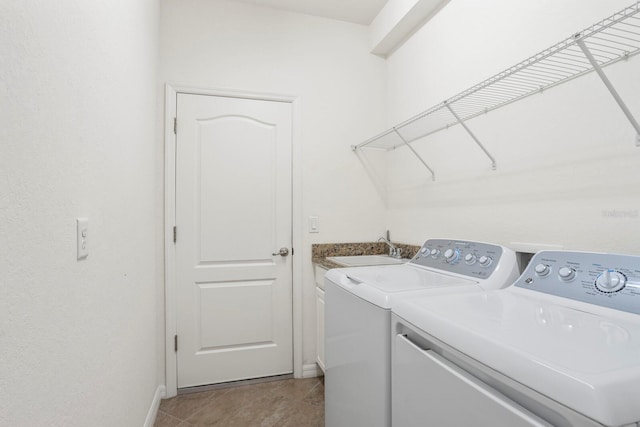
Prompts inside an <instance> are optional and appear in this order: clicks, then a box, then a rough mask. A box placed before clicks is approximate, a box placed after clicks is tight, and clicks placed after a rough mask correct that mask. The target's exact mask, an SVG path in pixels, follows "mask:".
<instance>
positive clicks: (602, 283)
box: [596, 270, 627, 293]
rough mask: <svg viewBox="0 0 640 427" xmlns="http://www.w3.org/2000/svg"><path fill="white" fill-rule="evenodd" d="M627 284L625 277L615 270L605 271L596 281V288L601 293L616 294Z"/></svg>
mask: <svg viewBox="0 0 640 427" xmlns="http://www.w3.org/2000/svg"><path fill="white" fill-rule="evenodd" d="M626 284H627V277H626V276H625V275H624V274H622V273H620V272H619V271H615V270H605V271H604V272H602V273H601V274H600V275H599V276H598V278H597V279H596V288H598V290H600V291H602V292H607V293H611V292H618V291H619V290H621V289H622V288H624V285H626Z"/></svg>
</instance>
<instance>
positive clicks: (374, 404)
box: [325, 239, 518, 427]
mask: <svg viewBox="0 0 640 427" xmlns="http://www.w3.org/2000/svg"><path fill="white" fill-rule="evenodd" d="M517 274H518V269H517V263H516V259H515V254H514V253H513V251H511V250H510V249H507V248H504V247H502V246H498V245H493V244H488V243H479V242H469V241H460V240H448V239H430V240H427V241H426V242H425V243H424V245H423V246H422V248H421V249H420V251H419V252H418V254H417V255H416V256H415V257H414V258H413V259H412V260H411V261H410V262H408V263H405V264H402V265H388V266H375V267H353V268H341V269H334V270H329V272H327V274H326V276H325V310H326V312H325V424H326V426H327V427H378V426H380V427H388V426H390V425H391V396H390V393H391V308H392V307H393V305H394V304H396V303H397V302H398V301H401V300H403V299H407V298H415V297H417V296H419V295H426V294H428V295H437V294H443V293H462V292H474V291H475V292H480V291H482V290H483V289H490V288H500V287H502V286H505V285H508V284H510V283H512V282H513V280H515V278H516V277H517Z"/></svg>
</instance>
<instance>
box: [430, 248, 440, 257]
mask: <svg viewBox="0 0 640 427" xmlns="http://www.w3.org/2000/svg"><path fill="white" fill-rule="evenodd" d="M429 253H430V254H431V258H437V257H438V255H439V254H440V251H439V250H438V249H435V248H434V249H431V252H429Z"/></svg>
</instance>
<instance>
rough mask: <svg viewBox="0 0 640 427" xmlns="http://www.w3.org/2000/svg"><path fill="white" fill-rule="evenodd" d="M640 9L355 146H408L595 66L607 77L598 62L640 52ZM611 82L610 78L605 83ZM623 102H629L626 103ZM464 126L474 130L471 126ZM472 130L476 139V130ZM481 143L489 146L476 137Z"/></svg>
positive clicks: (614, 17) (613, 18)
mask: <svg viewBox="0 0 640 427" xmlns="http://www.w3.org/2000/svg"><path fill="white" fill-rule="evenodd" d="M639 14H640V1H638V2H636V3H635V4H634V5H632V6H629V7H627V8H625V9H623V10H622V11H620V12H618V13H616V14H614V15H612V16H610V17H609V18H607V19H604V20H603V21H601V22H599V23H597V24H595V25H593V26H591V27H589V28H587V29H585V30H584V31H582V32H580V33H577V34H575V35H574V36H572V37H569V38H568V39H566V40H563V41H561V42H560V43H558V44H556V45H554V46H552V47H550V48H548V49H546V50H543V51H542V52H540V53H538V54H536V55H533V56H531V57H530V58H528V59H526V60H524V61H522V62H520V63H519V64H517V65H514V66H513V67H511V68H508V69H506V70H504V71H503V72H501V73H499V74H496V75H495V76H493V77H491V78H489V79H487V80H485V81H483V82H481V83H479V84H477V85H475V86H473V87H471V88H469V89H467V90H465V91H463V92H461V93H459V94H457V95H455V96H453V97H452V98H450V99H449V100H447V101H443V102H441V103H440V104H438V105H435V106H433V107H432V108H430V109H428V110H426V111H424V112H422V113H420V114H418V115H416V116H414V117H412V118H410V119H408V120H406V121H404V122H402V123H400V124H398V125H396V126H394V127H393V128H391V129H389V130H387V131H385V132H382V133H380V134H379V135H376V136H374V137H373V138H370V139H368V140H366V141H364V142H362V143H360V144H358V145H354V146H352V148H353V149H354V150H357V149H360V148H365V147H366V148H377V149H384V150H391V149H395V148H397V147H400V146H405V145H408V144H409V143H411V142H413V141H416V140H418V139H421V138H424V137H427V136H429V135H431V134H433V133H436V132H439V131H441V130H444V129H447V128H449V127H451V126H455V125H457V124H462V125H463V126H465V125H464V122H466V121H467V120H470V119H472V118H474V117H477V116H479V115H481V114H485V113H487V112H489V111H492V110H495V109H497V108H500V107H503V106H505V105H508V104H510V103H512V102H516V101H518V100H520V99H523V98H525V97H528V96H530V95H533V94H536V93H540V92H542V91H544V90H547V89H549V88H552V87H554V86H556V85H559V84H561V83H564V82H566V81H569V80H571V79H574V78H576V77H579V76H582V75H583V74H586V73H589V72H591V71H593V70H594V69H595V70H596V71H598V72H599V74H600V76H601V78H603V80H606V77H604V76H603V75H602V74H601V70H599V69H598V68H599V67H605V66H607V65H610V64H613V63H615V62H618V61H620V60H622V59H626V58H628V57H630V56H632V55H635V54H637V53H638V52H640V16H639ZM585 47H586V49H587V50H586V51H585ZM589 56H592V58H591V59H593V60H595V63H594V62H592V61H591V60H590V58H589ZM607 83H608V82H606V81H605V84H607ZM609 89H610V90H611V91H612V94H613V92H615V89H613V88H612V87H610V88H609ZM614 96H617V94H614ZM619 102H621V101H619ZM621 107H623V109H625V108H626V107H624V106H623V105H621ZM625 114H627V116H628V117H629V120H630V121H631V122H632V124H633V125H634V127H635V128H636V130H637V131H638V133H639V134H640V127H639V126H638V124H637V122H636V121H635V119H633V117H632V116H631V115H630V113H628V111H625ZM456 116H457V117H456ZM465 129H466V130H467V131H468V132H469V133H471V132H470V130H469V129H468V128H467V127H466V126H465ZM471 136H472V137H474V139H476V138H475V136H474V135H473V134H471ZM639 138H640V137H639ZM476 143H478V144H479V145H480V147H481V148H482V149H483V150H484V147H482V145H481V144H480V143H479V141H478V140H477V139H476ZM409 147H410V146H409ZM484 151H485V153H486V154H487V156H489V158H490V159H491V161H492V162H493V166H494V168H495V161H494V160H493V158H492V157H491V156H490V155H489V153H488V152H486V150H484ZM416 155H417V154H416ZM420 160H421V161H422V159H420ZM423 163H424V161H423Z"/></svg>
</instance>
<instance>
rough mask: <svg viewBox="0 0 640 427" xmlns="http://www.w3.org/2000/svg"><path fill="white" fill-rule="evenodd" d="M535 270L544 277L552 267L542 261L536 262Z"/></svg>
mask: <svg viewBox="0 0 640 427" xmlns="http://www.w3.org/2000/svg"><path fill="white" fill-rule="evenodd" d="M535 272H536V274H537V275H538V276H540V277H544V276H547V275H548V274H549V272H551V268H549V266H548V265H547V264H542V263H540V264H536V267H535Z"/></svg>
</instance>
